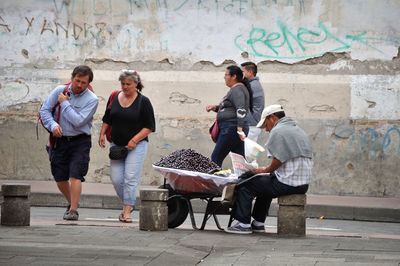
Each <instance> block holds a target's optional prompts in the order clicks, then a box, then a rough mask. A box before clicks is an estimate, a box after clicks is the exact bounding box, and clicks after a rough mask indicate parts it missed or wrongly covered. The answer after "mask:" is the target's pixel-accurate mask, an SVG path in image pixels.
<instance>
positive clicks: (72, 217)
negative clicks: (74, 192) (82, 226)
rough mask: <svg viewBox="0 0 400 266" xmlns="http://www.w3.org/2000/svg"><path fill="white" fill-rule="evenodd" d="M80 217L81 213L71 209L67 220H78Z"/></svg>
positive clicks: (66, 217)
mask: <svg viewBox="0 0 400 266" xmlns="http://www.w3.org/2000/svg"><path fill="white" fill-rule="evenodd" d="M78 219H79V213H78V211H76V210H69V212H68V214H67V215H66V216H65V220H68V221H77V220H78Z"/></svg>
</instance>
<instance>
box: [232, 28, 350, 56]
mask: <svg viewBox="0 0 400 266" xmlns="http://www.w3.org/2000/svg"><path fill="white" fill-rule="evenodd" d="M277 26H278V31H267V30H265V29H262V28H257V27H253V28H252V29H251V31H250V33H249V34H248V37H247V38H245V37H244V36H243V35H242V34H241V35H238V36H237V37H236V38H235V45H236V47H238V48H239V49H240V50H241V51H243V52H250V53H251V54H252V55H254V56H257V57H264V58H272V59H274V58H275V59H277V58H280V59H301V58H308V57H314V56H320V55H322V54H324V53H325V52H340V51H344V50H346V49H348V48H350V45H349V44H348V43H346V42H344V41H343V40H341V39H340V38H338V37H336V36H335V35H333V34H332V33H331V32H330V31H329V29H328V28H327V27H326V26H325V25H324V23H323V22H319V24H318V28H317V29H315V30H311V29H307V28H304V27H300V28H299V29H298V30H297V31H293V30H290V29H289V27H288V26H287V25H286V24H284V23H283V22H281V21H277ZM322 43H324V47H326V46H330V47H331V48H330V49H329V50H328V51H326V50H324V51H321V52H320V53H317V54H315V53H313V54H311V53H308V51H309V50H310V51H315V50H316V48H318V47H319V46H320V45H321V44H322Z"/></svg>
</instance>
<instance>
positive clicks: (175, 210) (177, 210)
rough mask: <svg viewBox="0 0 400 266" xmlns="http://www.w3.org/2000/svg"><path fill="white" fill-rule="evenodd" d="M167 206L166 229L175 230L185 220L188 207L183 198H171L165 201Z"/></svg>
mask: <svg viewBox="0 0 400 266" xmlns="http://www.w3.org/2000/svg"><path fill="white" fill-rule="evenodd" d="M167 205H168V228H176V227H178V226H180V225H181V224H183V222H184V221H185V220H186V218H187V216H188V213H189V207H188V204H187V202H186V200H185V199H184V198H181V197H179V196H177V197H172V198H170V199H168V201H167Z"/></svg>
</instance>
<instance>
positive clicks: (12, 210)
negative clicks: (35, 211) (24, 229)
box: [1, 183, 31, 226]
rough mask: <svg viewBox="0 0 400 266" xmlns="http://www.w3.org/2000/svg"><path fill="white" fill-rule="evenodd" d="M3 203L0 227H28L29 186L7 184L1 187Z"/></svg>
mask: <svg viewBox="0 0 400 266" xmlns="http://www.w3.org/2000/svg"><path fill="white" fill-rule="evenodd" d="M1 191H2V194H3V203H2V206H1V225H8V226H29V225H30V218H31V211H30V210H31V204H30V200H29V195H30V192H31V186H30V185H29V184H22V183H7V184H3V185H2V186H1Z"/></svg>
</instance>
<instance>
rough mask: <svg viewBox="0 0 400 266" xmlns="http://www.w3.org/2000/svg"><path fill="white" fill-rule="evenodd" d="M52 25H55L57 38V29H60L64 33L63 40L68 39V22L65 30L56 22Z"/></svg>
mask: <svg viewBox="0 0 400 266" xmlns="http://www.w3.org/2000/svg"><path fill="white" fill-rule="evenodd" d="M54 24H55V25H56V34H57V36H58V33H59V31H58V28H61V29H62V30H64V32H65V38H68V28H69V21H68V24H67V27H66V28H64V27H63V26H62V25H61V24H60V23H58V22H54Z"/></svg>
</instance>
